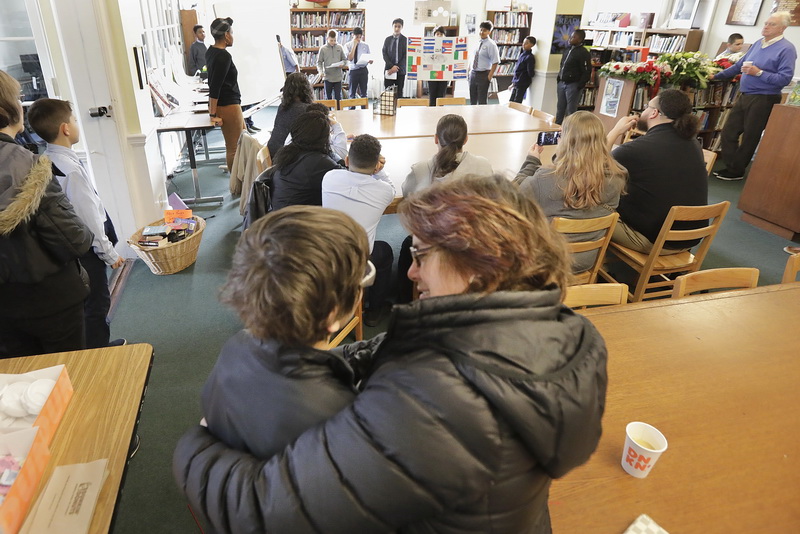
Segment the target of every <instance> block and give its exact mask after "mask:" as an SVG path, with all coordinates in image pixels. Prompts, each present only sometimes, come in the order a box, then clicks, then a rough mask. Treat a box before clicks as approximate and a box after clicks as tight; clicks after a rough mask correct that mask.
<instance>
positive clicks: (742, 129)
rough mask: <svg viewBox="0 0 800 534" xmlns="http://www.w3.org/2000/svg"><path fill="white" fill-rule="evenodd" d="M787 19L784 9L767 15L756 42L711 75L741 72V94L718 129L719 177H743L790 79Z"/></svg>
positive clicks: (719, 76)
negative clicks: (720, 159) (730, 64)
mask: <svg viewBox="0 0 800 534" xmlns="http://www.w3.org/2000/svg"><path fill="white" fill-rule="evenodd" d="M790 21H791V15H790V14H789V13H787V12H785V11H784V12H779V13H773V14H772V15H770V17H769V18H768V19H767V21H766V22H765V23H764V28H763V29H762V30H761V35H762V36H763V38H762V39H760V40H758V41H756V42H755V43H754V44H753V46H751V47H750V49H749V50H748V51H747V53H746V54H745V55H744V56H743V57H742V58H741V59H740V60H739V61H737V62H736V63H735V64H734V65H732V66H731V67H729V68H727V69H725V70H724V71H722V72H720V73H718V74H716V75H713V76H711V78H713V79H715V80H728V79H730V78H733V77H734V76H736V75H737V74H739V73H740V72H741V73H742V81H741V86H740V89H739V92H740V93H741V94H740V95H739V99H738V100H737V101H736V104H735V105H734V106H733V109H732V110H731V111H730V112H729V115H728V120H727V121H726V122H725V126H724V128H723V129H722V161H724V162H725V169H723V170H721V171H719V172H715V173H714V175H715V176H716V177H717V178H719V179H720V180H728V181H730V180H741V179H742V178H744V171H745V168H746V167H747V165H748V164H749V163H750V160H751V159H752V158H753V154H755V151H756V148H757V147H758V143H759V141H760V140H761V133H762V132H763V131H764V128H766V126H767V121H768V120H769V114H770V112H771V111H772V106H774V105H775V104H778V103H780V101H781V89H783V88H784V87H786V86H787V85H788V84H789V82H791V81H792V76H794V64H795V61H796V60H797V51H796V50H795V48H794V45H793V44H792V43H790V42H789V41H787V40H786V39H784V38H783V32H784V31H785V30H786V27H787V26H789V23H790ZM740 135H741V142H740V141H739V136H740Z"/></svg>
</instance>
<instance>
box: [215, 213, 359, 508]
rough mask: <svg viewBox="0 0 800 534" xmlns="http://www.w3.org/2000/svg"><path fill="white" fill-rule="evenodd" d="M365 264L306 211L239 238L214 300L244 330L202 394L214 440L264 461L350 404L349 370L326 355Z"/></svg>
mask: <svg viewBox="0 0 800 534" xmlns="http://www.w3.org/2000/svg"><path fill="white" fill-rule="evenodd" d="M368 258H369V244H368V242H367V235H366V233H365V232H364V229H363V228H362V227H361V226H360V225H359V224H358V223H356V222H355V221H354V220H353V219H351V218H350V217H349V216H347V215H346V214H344V213H343V212H340V211H336V210H330V209H326V208H321V207H316V206H290V207H287V208H284V209H282V210H279V211H274V212H272V213H270V214H268V215H267V216H265V217H262V218H261V219H259V220H258V221H257V222H256V223H255V224H253V226H252V227H250V228H249V229H248V230H247V231H245V232H244V234H242V238H241V239H240V240H239V244H238V245H237V247H236V253H235V254H234V258H233V265H232V267H231V271H230V273H229V275H228V281H227V283H226V284H225V286H224V287H223V291H222V297H221V298H222V301H223V302H224V303H226V304H228V305H229V306H231V307H232V308H233V309H234V310H235V311H236V312H237V313H238V315H239V317H240V318H241V319H242V322H243V323H244V324H245V329H244V330H242V331H241V332H239V333H238V334H236V335H235V336H233V337H232V338H231V339H229V340H228V342H227V343H225V345H224V346H223V347H222V351H221V352H220V355H219V359H218V360H217V363H216V365H215V366H214V369H213V370H212V371H211V375H210V376H209V378H208V381H207V382H206V385H205V387H204V388H203V394H202V404H203V414H204V416H205V419H206V422H207V424H208V428H209V430H210V431H211V432H212V433H213V434H214V435H216V436H217V437H219V438H220V439H222V441H224V442H225V443H226V444H227V445H228V446H230V447H234V448H236V449H239V450H241V451H246V452H249V453H251V454H253V455H254V456H256V457H258V458H264V459H266V458H270V457H271V456H273V455H275V454H277V453H278V452H280V451H281V450H283V448H284V447H285V446H286V445H288V444H289V443H291V442H293V441H294V440H295V439H296V438H297V437H298V436H299V435H300V434H302V433H303V432H304V431H306V430H308V429H309V428H311V427H313V426H315V425H317V424H318V423H321V422H323V421H325V420H327V419H328V418H330V417H332V416H333V415H334V414H336V413H337V412H339V411H340V410H342V409H343V408H344V407H346V406H348V405H349V404H350V403H351V402H352V401H353V398H354V397H355V393H356V390H355V387H354V377H353V372H352V370H351V369H350V367H349V365H348V364H347V363H345V361H344V359H342V358H341V357H339V356H337V355H334V354H332V353H329V352H327V351H326V349H327V348H328V338H329V336H330V335H331V334H332V333H334V332H337V331H338V330H340V328H341V327H342V326H344V325H345V324H347V322H348V321H349V320H350V318H352V317H353V310H354V309H355V308H356V306H360V305H361V293H362V282H363V278H364V272H365V267H366V266H367V260H368ZM210 491H218V492H219V493H220V495H221V496H222V495H224V493H225V488H218V489H213V490H212V489H210Z"/></svg>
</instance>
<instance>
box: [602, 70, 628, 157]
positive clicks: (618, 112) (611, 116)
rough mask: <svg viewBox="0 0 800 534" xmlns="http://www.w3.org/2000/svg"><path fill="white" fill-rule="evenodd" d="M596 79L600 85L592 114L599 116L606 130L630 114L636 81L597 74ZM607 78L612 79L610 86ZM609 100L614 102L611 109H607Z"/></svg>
mask: <svg viewBox="0 0 800 534" xmlns="http://www.w3.org/2000/svg"><path fill="white" fill-rule="evenodd" d="M597 79H598V80H600V86H599V88H598V91H597V96H596V98H595V104H594V114H595V115H597V116H598V117H599V118H600V122H602V123H603V128H605V131H606V132H608V131H610V130H611V129H612V128H613V127H614V126H616V125H617V122H619V120H620V119H621V118H623V117H627V116H628V115H630V114H631V107H632V104H633V93H634V92H635V91H636V83H634V81H633V80H627V79H622V78H613V77H612V78H609V77H608V76H597ZM609 80H612V82H611V86H609ZM607 93H608V94H607ZM610 102H616V105H615V106H613V108H612V109H608V108H609V107H610V106H609V103H610ZM620 142H621V141H620Z"/></svg>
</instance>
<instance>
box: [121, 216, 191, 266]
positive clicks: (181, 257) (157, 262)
mask: <svg viewBox="0 0 800 534" xmlns="http://www.w3.org/2000/svg"><path fill="white" fill-rule="evenodd" d="M193 219H194V220H195V221H197V226H196V227H195V229H194V232H192V234H191V235H189V236H188V237H187V238H186V239H184V240H182V241H178V242H176V243H167V244H166V245H162V246H160V247H157V248H145V247H141V246H139V240H140V239H141V238H142V232H143V231H144V228H140V229H139V230H138V231H137V232H136V233H135V234H133V235H132V236H131V238H130V239H128V245H130V247H131V248H132V249H133V250H134V252H136V254H137V255H138V256H139V257H140V258H142V260H143V261H144V262H145V263H146V264H147V266H148V267H150V270H151V271H152V272H153V274H175V273H177V272H179V271H182V270H184V269H185V268H187V267H188V266H190V265H191V264H193V263H194V262H195V260H197V251H198V250H199V249H200V239H201V238H202V237H203V230H205V228H206V221H205V220H204V219H203V218H202V217H198V216H197V215H195V216H194V217H193ZM162 224H164V219H159V220H157V221H155V222H152V223H150V224H148V225H147V226H160V225H162Z"/></svg>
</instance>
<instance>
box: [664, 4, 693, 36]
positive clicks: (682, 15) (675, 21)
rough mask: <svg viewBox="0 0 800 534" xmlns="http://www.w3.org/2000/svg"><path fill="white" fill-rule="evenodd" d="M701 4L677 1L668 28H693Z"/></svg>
mask: <svg viewBox="0 0 800 534" xmlns="http://www.w3.org/2000/svg"><path fill="white" fill-rule="evenodd" d="M699 4H700V0H677V1H676V2H675V7H673V9H672V15H671V16H670V18H669V24H668V26H669V27H670V28H687V29H688V28H691V27H692V21H693V20H694V14H695V13H697V6H698V5H699Z"/></svg>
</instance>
